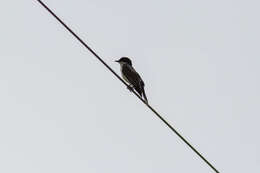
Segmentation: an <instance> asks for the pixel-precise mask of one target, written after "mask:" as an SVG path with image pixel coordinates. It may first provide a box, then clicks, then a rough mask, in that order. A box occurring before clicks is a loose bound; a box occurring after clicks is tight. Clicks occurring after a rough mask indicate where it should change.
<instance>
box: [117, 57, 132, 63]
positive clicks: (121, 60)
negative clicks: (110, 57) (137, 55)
mask: <svg viewBox="0 0 260 173" xmlns="http://www.w3.org/2000/svg"><path fill="white" fill-rule="evenodd" d="M115 62H118V63H119V64H120V65H121V64H128V65H132V61H131V60H130V59H129V58H127V57H122V58H120V59H119V60H116V61H115Z"/></svg>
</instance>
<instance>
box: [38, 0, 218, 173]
mask: <svg viewBox="0 0 260 173" xmlns="http://www.w3.org/2000/svg"><path fill="white" fill-rule="evenodd" d="M37 1H38V2H39V3H40V4H41V5H42V6H43V7H44V8H45V9H46V10H47V11H48V12H49V13H51V15H52V16H53V17H55V18H56V19H57V20H58V21H59V22H60V23H61V24H62V25H63V26H64V27H65V28H66V29H67V30H68V31H69V32H70V33H71V34H72V35H73V36H74V37H75V38H76V39H77V40H78V41H79V42H80V43H81V44H83V46H84V47H85V48H87V49H88V50H89V51H90V52H91V53H92V54H93V55H94V56H95V57H96V58H97V59H98V60H99V61H100V62H101V63H102V64H103V65H104V66H106V67H107V69H108V70H109V71H111V72H112V73H113V74H114V75H115V76H116V77H117V78H118V79H119V80H120V81H121V82H122V83H124V84H125V85H126V86H128V84H127V83H126V82H125V81H124V80H123V79H121V77H119V76H118V74H116V72H114V70H113V69H112V68H111V67H109V66H108V65H107V64H106V63H105V61H103V60H102V58H100V57H99V56H98V55H97V54H96V53H95V52H94V51H93V50H92V49H91V48H90V47H89V46H88V45H87V44H86V43H85V42H84V41H83V40H82V39H81V38H80V37H79V36H78V35H77V34H76V33H75V32H74V31H72V30H71V29H70V28H69V27H68V26H67V25H66V24H65V23H64V22H63V21H62V20H61V19H60V18H59V17H58V16H57V15H56V14H55V13H54V12H53V11H52V10H50V9H49V7H48V6H47V5H45V4H44V3H43V2H42V1H41V0H37ZM133 93H134V94H135V95H136V96H137V97H138V98H139V99H140V100H141V101H142V102H143V103H144V104H145V105H146V106H147V107H148V108H149V109H150V110H151V111H152V112H153V113H154V114H155V115H156V116H157V117H158V118H160V119H161V120H162V121H163V122H164V123H165V124H166V125H167V126H168V127H169V128H170V129H171V130H172V131H173V132H174V133H175V134H176V135H177V136H179V137H180V138H181V139H182V141H183V142H184V143H186V144H187V145H188V146H189V147H190V148H191V149H192V150H193V151H194V152H195V153H196V154H197V155H198V156H199V157H200V158H201V159H202V160H203V161H205V162H206V163H207V165H208V166H210V167H211V168H212V169H213V170H214V171H215V172H216V173H219V171H218V170H217V169H216V168H215V167H214V166H213V165H212V164H211V163H210V162H209V161H208V160H207V159H206V158H205V157H203V156H202V154H200V152H198V151H197V150H196V149H195V148H194V147H193V146H192V145H191V144H190V143H189V142H188V141H187V140H186V139H185V138H184V137H183V136H182V135H181V134H180V133H179V132H178V131H177V130H176V129H175V128H173V127H172V126H171V125H170V124H169V123H168V122H167V121H166V120H165V119H164V118H163V117H162V116H161V115H160V114H159V113H158V112H157V111H156V110H155V109H154V108H153V107H151V106H150V105H149V104H148V103H146V102H145V101H144V100H143V99H142V97H140V96H139V95H138V94H137V93H136V92H135V91H134V90H133Z"/></svg>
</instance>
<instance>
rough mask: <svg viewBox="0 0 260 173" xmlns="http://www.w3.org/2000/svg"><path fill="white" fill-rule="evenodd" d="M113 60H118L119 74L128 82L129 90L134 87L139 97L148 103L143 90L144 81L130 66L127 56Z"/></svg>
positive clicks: (130, 62)
mask: <svg viewBox="0 0 260 173" xmlns="http://www.w3.org/2000/svg"><path fill="white" fill-rule="evenodd" d="M115 62H118V63H119V64H120V70H121V75H122V77H123V79H124V80H125V81H126V82H127V83H128V84H129V86H128V87H127V88H128V89H129V90H133V89H134V90H135V91H137V93H138V94H139V95H140V97H141V98H144V100H145V102H146V103H148V100H147V97H146V95H145V91H144V82H143V80H142V78H141V77H140V75H139V74H138V73H137V72H136V71H135V69H134V67H133V66H132V61H131V60H130V59H129V58H128V57H122V58H120V59H119V60H116V61H115Z"/></svg>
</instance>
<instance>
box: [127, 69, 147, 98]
mask: <svg viewBox="0 0 260 173" xmlns="http://www.w3.org/2000/svg"><path fill="white" fill-rule="evenodd" d="M122 73H123V74H124V76H125V77H126V78H127V80H128V82H129V83H130V84H132V85H133V86H134V88H135V90H136V91H137V92H138V93H139V94H140V95H141V96H142V92H143V88H144V82H143V81H142V79H141V77H140V75H139V74H138V73H137V72H136V71H135V69H134V68H133V67H132V66H129V65H125V66H124V67H123V68H122Z"/></svg>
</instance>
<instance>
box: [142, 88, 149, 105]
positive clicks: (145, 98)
mask: <svg viewBox="0 0 260 173" xmlns="http://www.w3.org/2000/svg"><path fill="white" fill-rule="evenodd" d="M143 96H144V100H145V101H146V103H147V104H148V100H147V97H146V95H145V91H144V88H143Z"/></svg>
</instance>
